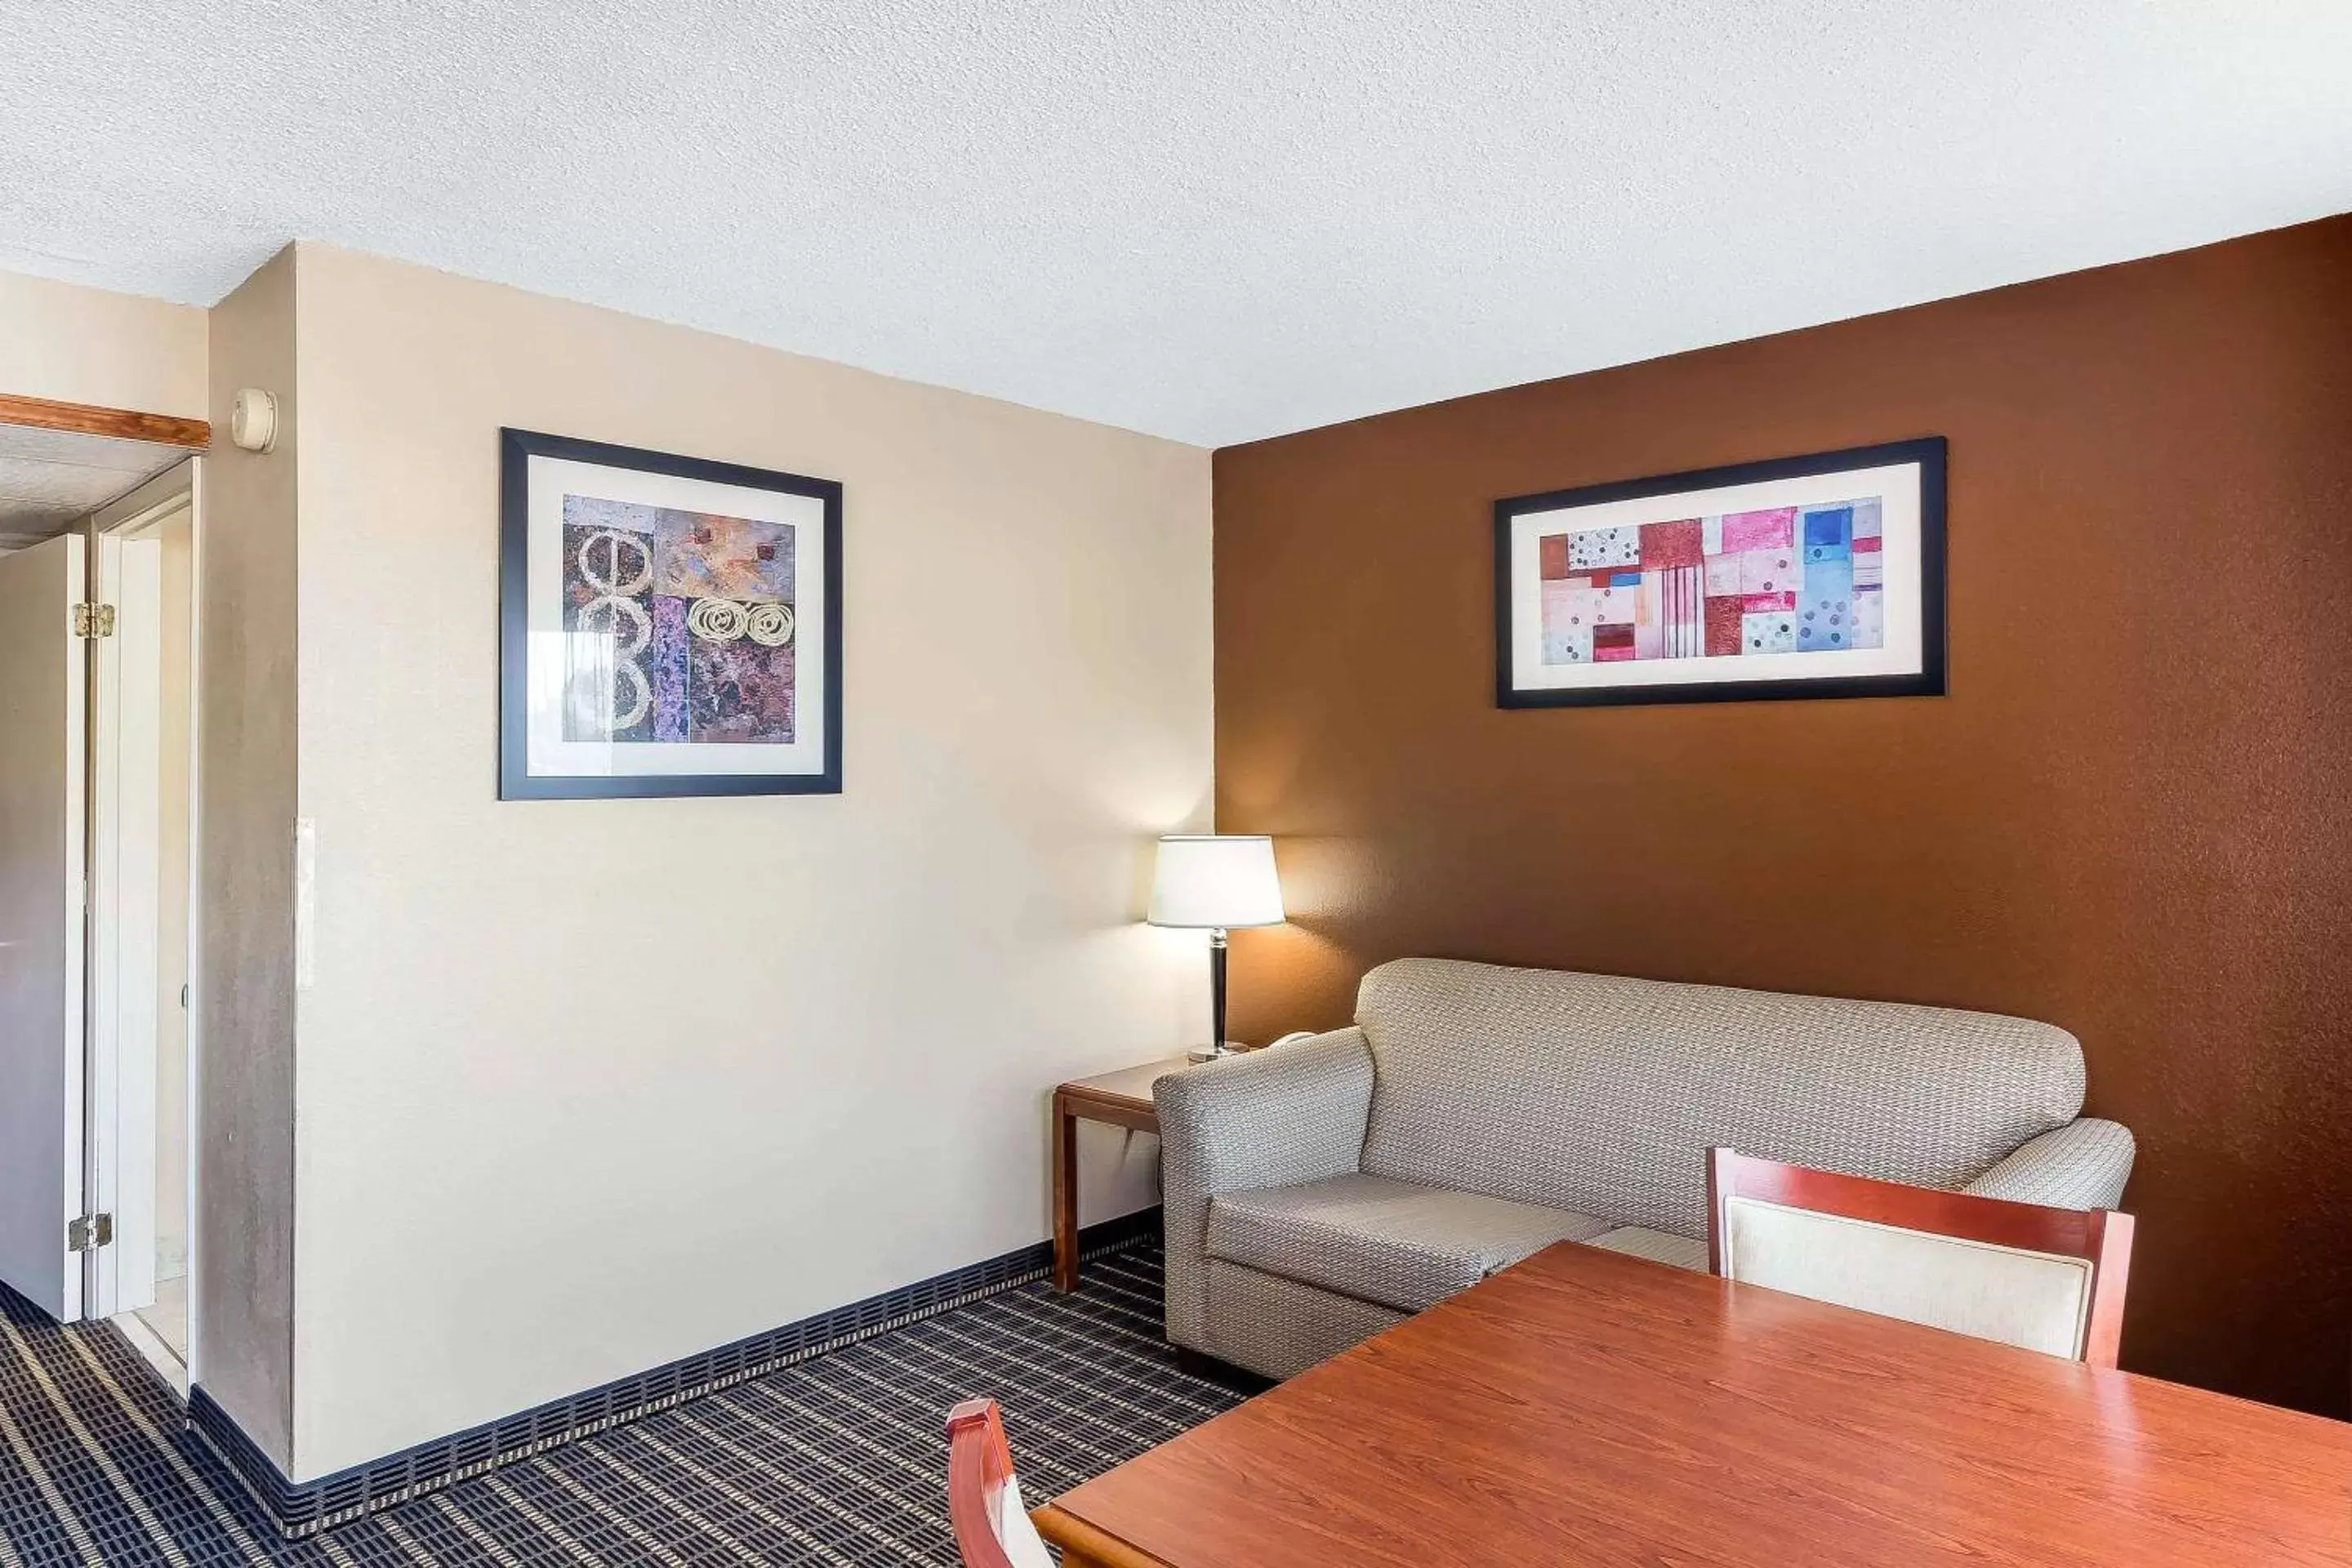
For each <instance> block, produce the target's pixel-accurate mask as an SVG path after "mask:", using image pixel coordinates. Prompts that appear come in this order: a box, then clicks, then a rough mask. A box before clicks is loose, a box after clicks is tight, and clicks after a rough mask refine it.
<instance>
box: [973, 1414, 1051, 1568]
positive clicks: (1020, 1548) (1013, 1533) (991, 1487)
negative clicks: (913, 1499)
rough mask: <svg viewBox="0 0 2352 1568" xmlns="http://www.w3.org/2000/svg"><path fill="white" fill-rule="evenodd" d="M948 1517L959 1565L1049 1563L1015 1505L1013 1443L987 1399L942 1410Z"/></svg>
mask: <svg viewBox="0 0 2352 1568" xmlns="http://www.w3.org/2000/svg"><path fill="white" fill-rule="evenodd" d="M948 1519H949V1521H950V1523H952V1524H953V1525H954V1526H955V1538H956V1550H957V1551H959V1552H961V1553H962V1554H963V1561H964V1568H1053V1563H1054V1559H1053V1557H1052V1555H1051V1554H1050V1553H1048V1552H1046V1550H1045V1540H1044V1539H1043V1538H1042V1537H1041V1536H1039V1535H1038V1533H1037V1527H1036V1526H1035V1525H1034V1524H1032V1523H1030V1522H1029V1514H1028V1511H1027V1510H1025V1509H1024V1508H1023V1507H1022V1506H1021V1483H1020V1481H1019V1480H1018V1479H1015V1478H1014V1477H1013V1448H1012V1446H1011V1445H1010V1444H1008V1443H1006V1442H1005V1440H1004V1420H1003V1416H1001V1415H998V1414H997V1410H996V1401H994V1400H993V1399H967V1400H965V1401H964V1402H963V1403H962V1404H961V1405H957V1406H956V1407H955V1408H954V1409H953V1410H950V1411H949V1412H948Z"/></svg>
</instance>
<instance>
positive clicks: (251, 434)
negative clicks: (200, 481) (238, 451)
mask: <svg viewBox="0 0 2352 1568" xmlns="http://www.w3.org/2000/svg"><path fill="white" fill-rule="evenodd" d="M228 438H229V439H230V440H232V441H234V442H236V444H237V445H238V446H240V447H244V448H245V449H246V450H247V451H248V452H267V451H270V450H272V449H273V448H275V447H277V445H278V395H277V394H275V393H271V392H264V391H262V390H261V388H259V387H257V386H247V387H240V388H239V389H238V390H237V395H236V404H235V405H232V406H231V407H230V409H229V411H228Z"/></svg>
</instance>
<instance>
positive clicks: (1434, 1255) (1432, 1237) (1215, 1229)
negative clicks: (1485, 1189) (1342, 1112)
mask: <svg viewBox="0 0 2352 1568" xmlns="http://www.w3.org/2000/svg"><path fill="white" fill-rule="evenodd" d="M1608 1228H1609V1222H1608V1221H1606V1220H1600V1219H1594V1218H1592V1217H1591V1215H1580V1214H1569V1213H1567V1212H1566V1211H1564V1210H1561V1209H1552V1208H1544V1207H1541V1206H1539V1205H1535V1204H1521V1203H1513V1202H1511V1201H1510V1200H1509V1199H1507V1198H1489V1197H1482V1196H1480V1195H1479V1194H1475V1193H1459V1192H1450V1191H1447V1190H1446V1189H1444V1188H1442V1187H1425V1186H1422V1185H1420V1184H1417V1183H1413V1182H1401V1181H1397V1180H1395V1179H1394V1178H1392V1177H1389V1176H1368V1175H1360V1174H1355V1173H1350V1174H1348V1175H1344V1176H1333V1177H1330V1178H1329V1179H1328V1180H1326V1181H1320V1182H1309V1183H1307V1184H1306V1185H1304V1186H1297V1187H1267V1188H1263V1189H1260V1190H1258V1191H1255V1192H1243V1193H1220V1194H1217V1195H1216V1196H1215V1197H1213V1198H1212V1199H1210V1201H1209V1236H1208V1247H1207V1250H1208V1255H1209V1256H1210V1257H1211V1258H1223V1259H1224V1260H1225V1261H1226V1262H1228V1263H1238V1264H1241V1265H1242V1266H1244V1268H1255V1269H1259V1270H1262V1271H1263V1272H1265V1273H1267V1274H1274V1275H1278V1276H1280V1277H1281V1278H1283V1279H1296V1280H1297V1281H1299V1282H1300V1283H1302V1284H1307V1285H1314V1286H1318V1287H1320V1288H1321V1289H1326V1290H1335V1291H1337V1292H1339V1294H1340V1295H1343V1296H1352V1297H1354V1298H1356V1299H1357V1300H1360V1301H1371V1302H1375V1303H1377V1304H1378V1305H1381V1306H1383V1307H1392V1308H1394V1309H1396V1310H1398V1311H1401V1312H1418V1311H1420V1310H1422V1309H1423V1308H1425V1307H1433V1306H1435V1305H1436V1304H1437V1303H1438V1302H1440V1301H1442V1300H1444V1299H1445V1298H1446V1297H1448V1296H1451V1295H1453V1294H1454V1292H1455V1291H1457V1290H1466V1289H1469V1288H1470V1287H1471V1286H1473V1285H1475V1284H1476V1283H1478V1281H1479V1280H1481V1279H1485V1278H1486V1276H1487V1275H1489V1274H1492V1273H1494V1272H1495V1270H1496V1269H1498V1268H1507V1267H1508V1266H1509V1265H1511V1264H1514V1263H1517V1261H1518V1260H1519V1259H1520V1258H1525V1257H1527V1256H1528V1255H1529V1254H1530V1253H1533V1252H1537V1251H1539V1250H1541V1249H1542V1248H1544V1247H1549V1246H1550V1245H1551V1244H1552V1243H1553V1242H1555V1241H1582V1240H1584V1239H1586V1238H1587V1237H1595V1236H1599V1235H1600V1234H1601V1232H1603V1231H1605V1230H1607V1229H1608Z"/></svg>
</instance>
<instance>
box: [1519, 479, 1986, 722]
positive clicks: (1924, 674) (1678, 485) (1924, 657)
mask: <svg viewBox="0 0 2352 1568" xmlns="http://www.w3.org/2000/svg"><path fill="white" fill-rule="evenodd" d="M1946 445H1947V444H1946V441H1945V438H1944V437H1941V436H1921V437H1913V438H1910V439H1907V440H1901V441H1887V442H1882V443H1879V444H1877V445H1874V446H1868V447H1842V448H1840V449H1839V450H1837V451H1833V452H1810V453H1806V454H1804V455H1803V456H1801V457H1793V458H1768V459H1766V460H1764V461H1761V462H1754V463H1732V464H1727V465H1725V466H1723V467H1720V468H1692V469H1687V470H1685V471H1684V472H1681V473H1674V474H1658V475H1654V476H1651V477H1649V478H1646V479H1614V480H1610V481H1608V482H1605V483H1602V484H1594V485H1579V486H1576V487H1574V488H1573V489H1561V490H1547V491H1545V492H1543V493H1541V494H1539V495H1527V496H1512V497H1508V498H1506V499H1505V500H1498V501H1496V503H1495V527H1494V545H1495V706H1496V707H1497V708H1510V709H1520V708H1619V707H1632V706H1637V705H1640V706H1647V705H1652V704H1658V703H1680V702H1780V701H1795V700H1812V699H1816V698H1838V697H1941V696H1944V695H1945V694H1946V689H1945V678H1944V662H1945V647H1944V640H1945V603H1944V594H1945V571H1946V562H1945V539H1944V528H1945V517H1944V505H1945V493H1944V492H1945V459H1946V456H1947V453H1946ZM1898 463H1916V464H1917V465H1918V467H1919V553H1920V573H1919V592H1920V598H1921V604H1920V621H1919V633H1920V648H1919V657H1920V668H1919V669H1918V670H1917V671H1916V672H1904V673H1900V674H1891V675H1862V676H1846V677H1816V678H1813V679H1800V680H1724V681H1717V682H1713V683H1710V684H1704V685H1702V684H1691V685H1677V686H1625V687H1603V688H1582V689H1534V688H1520V687H1516V686H1514V685H1513V684H1512V678H1511V648H1512V619H1511V617H1512V615H1513V610H1514V606H1513V595H1512V592H1511V588H1512V580H1511V536H1512V525H1513V523H1514V521H1516V520H1517V518H1519V517H1521V516H1523V515H1525V514H1528V513H1531V512H1544V511H1556V510H1560V509H1561V508H1563V507H1571V506H1588V505H1593V504H1597V503H1601V502H1608V501H1621V500H1641V499H1642V498H1643V497H1644V496H1654V495H1669V494H1674V493H1675V492H1678V491H1683V490H1703V489H1715V488H1717V487H1719V486H1728V485H1746V484H1756V483H1759V482H1762V481H1767V480H1772V479H1810V478H1813V477H1815V476H1817V475H1822V474H1834V473H1839V472H1842V471H1843V470H1845V469H1849V468H1885V467H1889V466H1892V465H1895V464H1898Z"/></svg>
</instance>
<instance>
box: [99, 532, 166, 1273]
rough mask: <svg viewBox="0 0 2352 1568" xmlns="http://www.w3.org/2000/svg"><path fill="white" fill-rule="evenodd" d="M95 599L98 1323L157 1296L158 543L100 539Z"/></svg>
mask: <svg viewBox="0 0 2352 1568" xmlns="http://www.w3.org/2000/svg"><path fill="white" fill-rule="evenodd" d="M97 544H98V573H97V575H96V580H95V581H94V582H92V583H91V584H90V587H91V590H92V592H93V595H94V596H95V597H97V598H100V599H102V600H104V601H105V602H107V603H108V604H110V605H113V606H114V611H115V616H114V635H113V636H112V637H106V638H104V639H102V640H100V641H98V642H96V643H93V644H91V645H90V650H89V657H90V658H94V659H96V660H97V668H96V670H95V672H94V673H95V675H96V679H97V683H98V707H97V719H96V722H97V729H96V731H94V733H93V734H92V736H91V742H92V743H91V746H90V752H89V756H90V770H91V772H90V790H89V799H90V802H91V816H90V819H89V833H90V837H91V840H92V845H91V847H92V850H93V854H92V855H91V858H90V887H89V900H90V913H91V919H90V920H89V921H88V922H86V926H85V929H86V930H87V931H89V942H90V950H89V961H90V962H89V974H90V985H89V1005H90V1015H89V1042H90V1048H89V1058H88V1060H89V1108H90V1115H89V1131H88V1137H89V1148H88V1156H89V1157H88V1159H87V1161H86V1162H85V1165H84V1169H85V1170H86V1171H87V1172H88V1179H89V1188H88V1190H87V1191H85V1192H84V1193H83V1194H82V1205H83V1207H84V1208H85V1209H86V1210H87V1211H89V1212H90V1213H92V1214H109V1215H113V1216H114V1241H113V1243H112V1245H110V1246H108V1247H101V1248H100V1249H98V1250H97V1251H96V1252H94V1253H93V1254H92V1255H91V1258H90V1262H91V1268H90V1269H89V1277H88V1278H87V1279H86V1280H85V1281H84V1282H85V1283H86V1284H87V1285H88V1286H89V1289H90V1296H89V1300H86V1301H84V1302H83V1303H82V1308H83V1312H84V1314H85V1315H86V1316H89V1317H92V1318H105V1317H112V1316H113V1315H114V1314H116V1313H118V1312H128V1311H131V1310H134V1309H136V1308H140V1307H146V1306H152V1305H153V1303H154V1300H155V1224H156V1218H157V1215H156V1189H155V1152H156V1143H155V1102H156V1089H157V1080H156V1048H155V1047H156V1041H157V1036H156V1024H157V1019H156V1005H155V1004H156V991H155V969H156V962H157V952H156V942H157V924H158V921H157V911H158V908H159V896H160V894H161V893H162V890H163V889H162V885H161V882H160V880H159V858H160V853H161V851H160V847H159V839H160V837H161V830H162V826H163V813H162V805H163V794H162V782H163V753H162V740H161V722H162V717H163V702H162V675H163V658H162V653H163V645H162V633H163V542H161V541H160V540H157V539H131V540H125V539H121V538H118V537H117V536H116V535H114V534H111V533H101V534H100V535H99V536H98V541H97Z"/></svg>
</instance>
